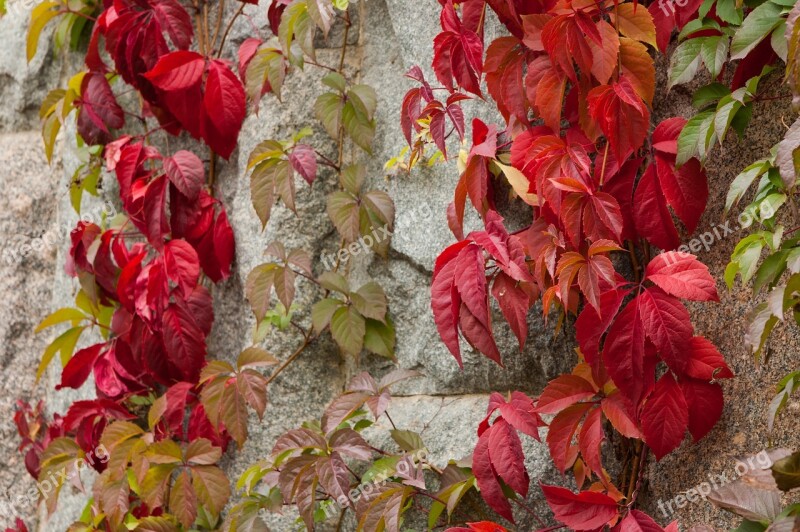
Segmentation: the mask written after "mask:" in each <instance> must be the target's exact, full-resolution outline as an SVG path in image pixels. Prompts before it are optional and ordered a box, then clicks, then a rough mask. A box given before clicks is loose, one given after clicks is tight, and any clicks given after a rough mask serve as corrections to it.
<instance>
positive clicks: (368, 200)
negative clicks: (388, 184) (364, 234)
mask: <svg viewBox="0 0 800 532" xmlns="http://www.w3.org/2000/svg"><path fill="white" fill-rule="evenodd" d="M361 201H362V207H363V208H366V209H367V210H368V211H369V212H370V214H372V215H374V217H376V218H377V219H378V220H380V221H381V222H382V223H381V224H380V225H388V226H389V228H390V229H391V228H392V227H393V226H394V214H395V208H394V201H392V198H391V196H389V194H387V193H386V192H383V191H382V190H370V191H369V192H367V193H366V194H364V195H363V197H362V198H361Z"/></svg>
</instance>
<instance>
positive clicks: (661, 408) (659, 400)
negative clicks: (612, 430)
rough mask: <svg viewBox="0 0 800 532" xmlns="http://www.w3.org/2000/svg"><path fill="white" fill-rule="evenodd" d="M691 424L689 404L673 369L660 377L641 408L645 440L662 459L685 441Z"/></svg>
mask: <svg viewBox="0 0 800 532" xmlns="http://www.w3.org/2000/svg"><path fill="white" fill-rule="evenodd" d="M688 425H689V407H688V405H687V404H686V399H685V398H684V395H683V393H682V392H681V387H680V386H679V385H678V383H677V382H675V378H674V377H673V376H672V374H671V373H665V374H664V375H662V376H661V378H660V379H658V382H657V383H656V387H655V389H653V393H652V394H651V395H650V397H649V398H648V399H647V403H645V405H644V409H643V410H642V431H643V433H644V441H645V443H647V445H649V446H650V448H651V449H652V450H653V453H654V454H655V455H656V459H657V460H660V459H661V458H663V457H664V456H666V455H667V454H669V453H670V452H671V451H672V450H674V449H676V448H677V447H678V446H679V445H680V444H681V442H682V441H683V436H684V434H685V433H686V428H687V427H688Z"/></svg>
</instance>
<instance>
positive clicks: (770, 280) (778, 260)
mask: <svg viewBox="0 0 800 532" xmlns="http://www.w3.org/2000/svg"><path fill="white" fill-rule="evenodd" d="M788 255H789V252H788V251H785V250H784V251H779V252H777V253H773V254H772V255H770V256H769V257H767V258H766V259H765V260H764V262H762V263H761V266H759V268H758V271H756V275H755V277H754V279H753V292H754V293H758V292H760V291H761V289H762V288H763V287H764V286H766V285H769V286H770V287H772V286H774V285H775V283H776V282H777V281H778V279H780V276H781V275H782V274H783V272H784V271H786V258H787V256H788Z"/></svg>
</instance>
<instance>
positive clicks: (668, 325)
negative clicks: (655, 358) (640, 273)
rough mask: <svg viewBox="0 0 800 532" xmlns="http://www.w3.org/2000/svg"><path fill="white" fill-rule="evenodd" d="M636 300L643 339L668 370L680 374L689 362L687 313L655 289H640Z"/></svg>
mask: <svg viewBox="0 0 800 532" xmlns="http://www.w3.org/2000/svg"><path fill="white" fill-rule="evenodd" d="M637 299H639V300H640V303H639V315H640V316H641V319H642V324H643V325H644V329H645V332H646V334H647V337H648V338H650V340H651V341H652V342H653V344H654V345H655V346H656V349H658V354H659V356H660V357H661V358H662V359H663V360H664V362H666V363H667V365H668V366H669V367H670V369H672V370H673V371H675V372H678V373H683V372H684V371H685V370H686V365H687V364H688V362H689V351H688V348H689V342H690V341H691V339H692V335H693V334H694V330H693V327H692V322H691V318H690V316H689V311H688V310H686V307H684V306H683V303H681V302H680V301H679V300H678V299H676V298H674V297H673V296H670V295H667V294H665V293H664V292H663V291H661V289H659V288H655V287H654V288H648V289H646V290H644V291H643V292H642V294H641V295H640V296H639V297H638V298H637Z"/></svg>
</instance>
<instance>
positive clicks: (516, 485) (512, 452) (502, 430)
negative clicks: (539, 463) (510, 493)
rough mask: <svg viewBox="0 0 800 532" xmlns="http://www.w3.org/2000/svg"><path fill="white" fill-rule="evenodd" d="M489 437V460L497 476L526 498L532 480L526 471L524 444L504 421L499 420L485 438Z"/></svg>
mask: <svg viewBox="0 0 800 532" xmlns="http://www.w3.org/2000/svg"><path fill="white" fill-rule="evenodd" d="M486 435H488V437H489V458H490V459H491V461H492V467H493V468H494V470H495V472H496V473H497V475H498V476H499V477H500V478H502V479H503V481H505V483H506V484H508V485H509V487H511V489H513V490H514V491H516V492H517V493H519V494H520V495H522V496H523V497H526V496H527V495H528V485H529V484H530V478H528V472H527V471H526V470H525V455H524V454H523V452H522V442H521V441H520V439H519V436H518V435H517V433H516V431H515V430H514V429H513V428H512V427H511V425H510V424H508V423H507V422H506V421H505V420H504V419H502V418H501V419H498V420H497V421H495V423H494V425H492V426H491V428H489V430H488V431H487V432H486V433H484V435H483V436H486Z"/></svg>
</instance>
